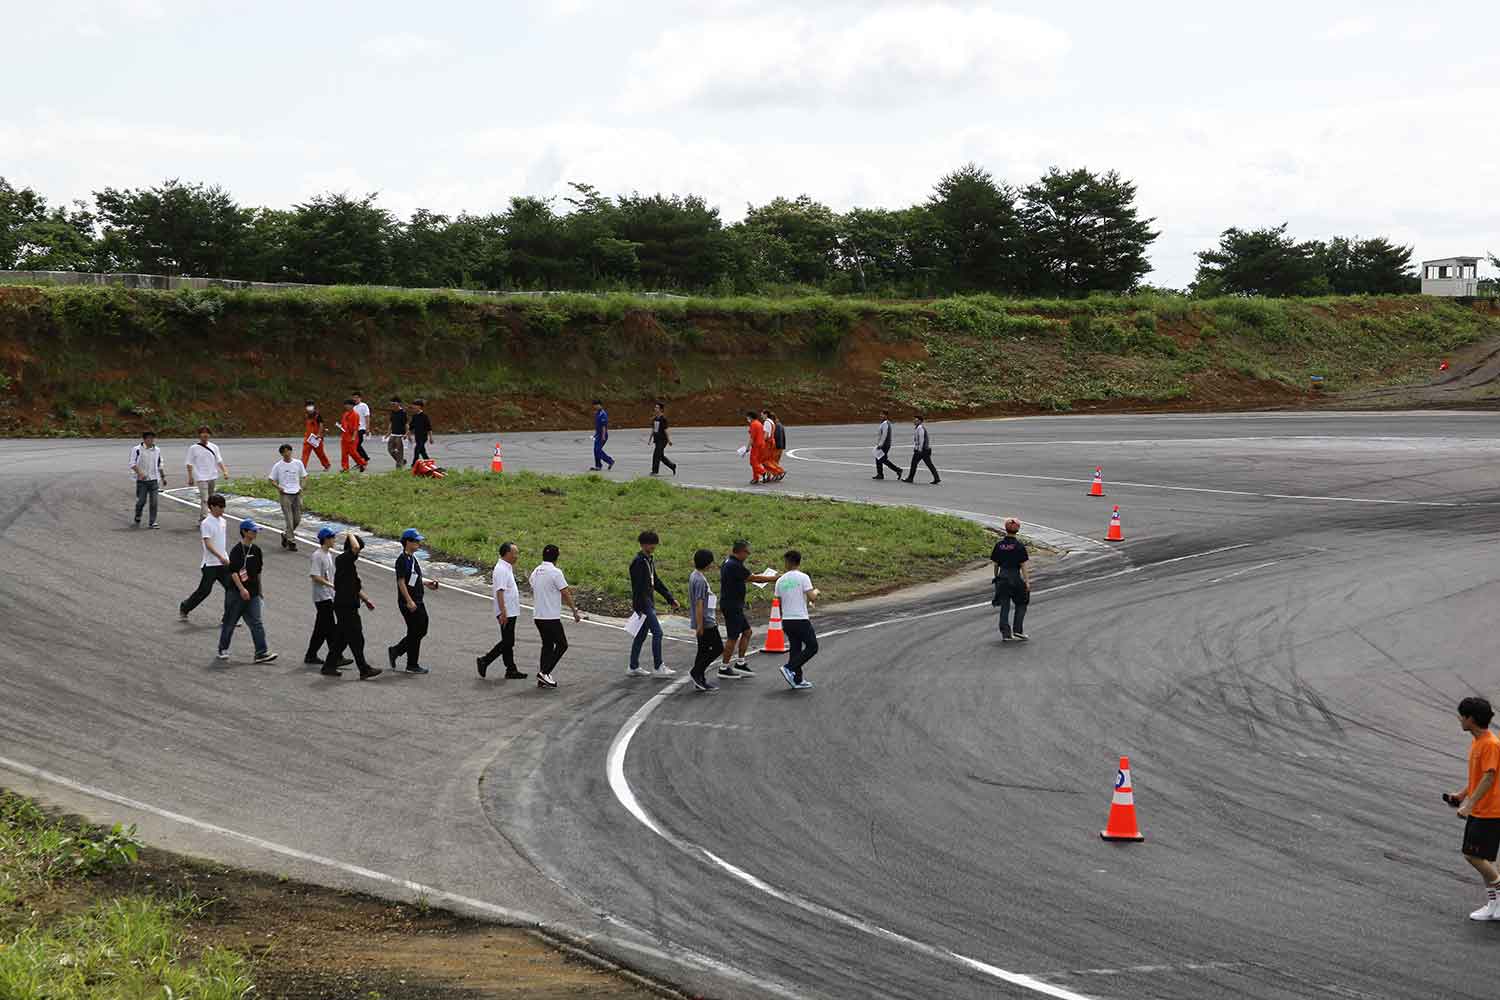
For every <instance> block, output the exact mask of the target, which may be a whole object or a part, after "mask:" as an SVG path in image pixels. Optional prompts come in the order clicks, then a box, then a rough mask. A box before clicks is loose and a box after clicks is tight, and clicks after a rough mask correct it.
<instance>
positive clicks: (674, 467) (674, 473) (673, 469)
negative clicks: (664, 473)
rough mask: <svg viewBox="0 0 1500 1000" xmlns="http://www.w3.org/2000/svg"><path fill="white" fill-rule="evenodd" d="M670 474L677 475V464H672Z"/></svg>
mask: <svg viewBox="0 0 1500 1000" xmlns="http://www.w3.org/2000/svg"><path fill="white" fill-rule="evenodd" d="M672 475H674V476H675V475H677V466H675V465H674V466H672Z"/></svg>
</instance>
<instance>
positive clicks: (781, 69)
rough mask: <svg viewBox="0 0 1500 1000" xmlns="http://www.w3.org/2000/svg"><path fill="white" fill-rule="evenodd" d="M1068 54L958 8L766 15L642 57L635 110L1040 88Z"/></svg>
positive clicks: (726, 22) (1033, 31)
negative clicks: (695, 105)
mask: <svg viewBox="0 0 1500 1000" xmlns="http://www.w3.org/2000/svg"><path fill="white" fill-rule="evenodd" d="M1068 48H1069V42H1068V37H1067V35H1066V34H1064V33H1063V32H1062V31H1060V30H1059V29H1057V28H1055V27H1053V26H1051V25H1049V24H1047V23H1046V22H1044V21H1041V20H1038V19H1037V18H1034V17H1027V16H1020V15H1012V14H1002V13H997V12H995V11H991V10H988V9H965V8H960V7H954V6H947V5H942V6H911V5H900V6H888V7H887V6H878V7H875V8H874V9H869V8H828V9H825V10H824V11H822V12H821V13H819V14H817V15H807V14H801V13H795V12H781V11H775V10H771V11H769V12H763V13H760V14H757V15H755V16H739V17H729V18H723V19H717V20H714V19H710V20H704V21H701V22H699V23H694V24H691V25H689V26H685V27H678V28H671V29H668V30H667V31H665V32H664V33H663V34H662V35H661V36H660V38H659V39H658V40H657V43H656V45H655V46H653V47H652V48H651V49H649V50H647V51H646V52H644V53H641V54H639V55H637V56H636V57H635V58H634V59H633V60H632V61H631V66H630V70H629V73H630V79H629V80H628V81H627V83H626V87H625V90H624V93H623V96H622V98H621V105H622V106H623V107H624V108H626V109H629V110H636V111H655V110H660V109H663V108H670V107H678V106H683V105H694V104H697V105H707V106H711V107H729V108H746V107H758V106H769V107H777V106H797V107H807V106H811V105H822V104H853V105H887V106H888V105H894V104H910V103H915V102H920V101H924V100H930V99H932V98H935V97H942V96H946V95H950V94H955V93H962V92H986V93H988V94H989V95H991V96H993V97H1017V96H1023V95H1026V94H1035V93H1037V92H1038V91H1040V90H1043V89H1045V88H1046V87H1047V86H1048V85H1049V84H1050V83H1051V81H1052V80H1053V78H1054V77H1055V75H1056V73H1057V71H1058V69H1059V68H1060V65H1061V62H1062V59H1063V57H1064V56H1065V55H1066V53H1067V51H1068Z"/></svg>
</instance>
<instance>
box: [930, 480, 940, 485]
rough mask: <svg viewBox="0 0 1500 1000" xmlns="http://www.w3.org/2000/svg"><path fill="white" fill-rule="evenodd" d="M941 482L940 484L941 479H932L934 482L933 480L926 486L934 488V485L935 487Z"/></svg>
mask: <svg viewBox="0 0 1500 1000" xmlns="http://www.w3.org/2000/svg"><path fill="white" fill-rule="evenodd" d="M941 482H942V480H941V479H934V480H933V481H932V482H931V483H929V484H928V485H930V486H936V485H937V484H938V483H941Z"/></svg>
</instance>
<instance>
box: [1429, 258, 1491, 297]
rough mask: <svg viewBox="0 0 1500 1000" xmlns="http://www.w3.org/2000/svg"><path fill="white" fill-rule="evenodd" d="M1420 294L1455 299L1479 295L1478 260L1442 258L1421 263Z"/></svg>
mask: <svg viewBox="0 0 1500 1000" xmlns="http://www.w3.org/2000/svg"><path fill="white" fill-rule="evenodd" d="M1422 294H1423V295H1446V296H1448V297H1449V298H1457V297H1460V296H1465V295H1478V294H1479V258H1478V257H1444V258H1443V259H1442V260H1424V261H1422Z"/></svg>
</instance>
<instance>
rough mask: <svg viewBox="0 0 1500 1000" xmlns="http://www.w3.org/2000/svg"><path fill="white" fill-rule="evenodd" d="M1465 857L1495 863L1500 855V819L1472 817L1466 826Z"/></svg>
mask: <svg viewBox="0 0 1500 1000" xmlns="http://www.w3.org/2000/svg"><path fill="white" fill-rule="evenodd" d="M1463 852H1464V856H1465V857H1470V858H1481V859H1483V860H1485V861H1494V860H1495V855H1496V854H1497V853H1500V819H1483V818H1481V817H1479V816H1470V817H1469V821H1468V822H1467V823H1466V824H1464V846H1463Z"/></svg>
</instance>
